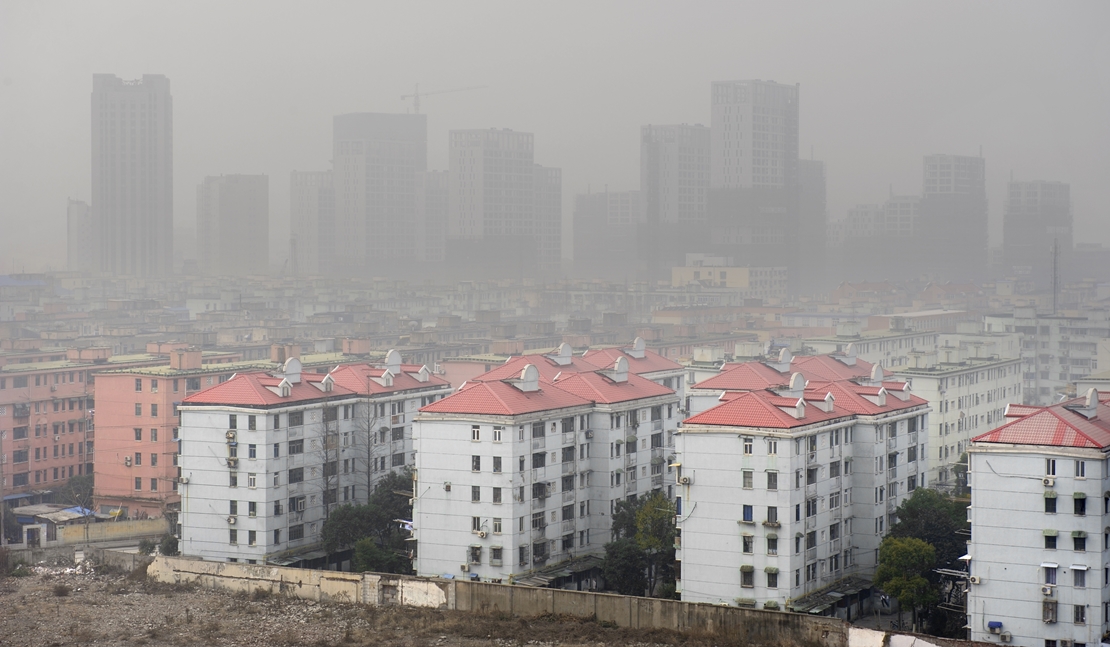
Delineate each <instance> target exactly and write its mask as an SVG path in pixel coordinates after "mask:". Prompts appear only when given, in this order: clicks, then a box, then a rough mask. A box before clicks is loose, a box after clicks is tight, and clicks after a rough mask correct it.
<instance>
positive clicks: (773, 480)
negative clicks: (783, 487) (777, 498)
mask: <svg viewBox="0 0 1110 647" xmlns="http://www.w3.org/2000/svg"><path fill="white" fill-rule="evenodd" d="M767 489H768V490H777V489H779V473H778V472H767Z"/></svg>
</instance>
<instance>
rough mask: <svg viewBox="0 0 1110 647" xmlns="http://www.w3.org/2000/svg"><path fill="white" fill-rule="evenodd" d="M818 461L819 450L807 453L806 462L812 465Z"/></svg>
mask: <svg viewBox="0 0 1110 647" xmlns="http://www.w3.org/2000/svg"><path fill="white" fill-rule="evenodd" d="M816 462H817V452H809V453H808V454H806V464H807V465H812V464H813V463H816Z"/></svg>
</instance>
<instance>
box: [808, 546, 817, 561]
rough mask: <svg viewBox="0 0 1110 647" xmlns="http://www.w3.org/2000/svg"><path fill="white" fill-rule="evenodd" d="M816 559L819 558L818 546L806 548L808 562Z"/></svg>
mask: <svg viewBox="0 0 1110 647" xmlns="http://www.w3.org/2000/svg"><path fill="white" fill-rule="evenodd" d="M815 559H817V548H807V549H806V561H807V562H812V561H813V560H815Z"/></svg>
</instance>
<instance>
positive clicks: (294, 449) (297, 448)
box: [289, 438, 304, 455]
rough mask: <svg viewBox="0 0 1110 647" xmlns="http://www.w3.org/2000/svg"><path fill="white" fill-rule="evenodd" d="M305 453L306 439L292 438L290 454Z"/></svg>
mask: <svg viewBox="0 0 1110 647" xmlns="http://www.w3.org/2000/svg"><path fill="white" fill-rule="evenodd" d="M303 453H304V439H303V438H302V439H300V440H290V441H289V454H290V455H292V454H303Z"/></svg>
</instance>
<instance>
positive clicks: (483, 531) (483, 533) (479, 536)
mask: <svg viewBox="0 0 1110 647" xmlns="http://www.w3.org/2000/svg"><path fill="white" fill-rule="evenodd" d="M488 535H489V533H488V532H486V531H485V530H482V531H479V532H478V539H485V538H486V537H487V536H488Z"/></svg>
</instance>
